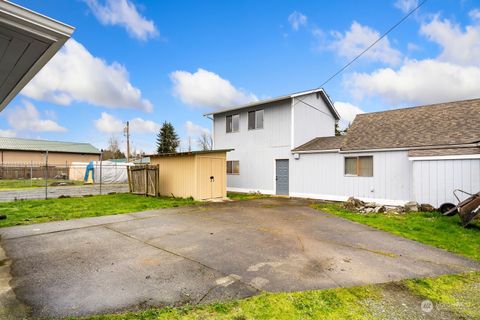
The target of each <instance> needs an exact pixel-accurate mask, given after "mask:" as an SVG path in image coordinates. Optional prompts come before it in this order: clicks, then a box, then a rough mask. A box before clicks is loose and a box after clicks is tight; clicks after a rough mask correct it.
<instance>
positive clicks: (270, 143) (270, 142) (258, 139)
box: [214, 99, 292, 194]
mask: <svg viewBox="0 0 480 320" xmlns="http://www.w3.org/2000/svg"><path fill="white" fill-rule="evenodd" d="M259 109H263V110H264V124H263V129H258V130H248V111H251V110H259ZM238 113H240V130H239V132H235V133H226V124H225V121H226V120H225V119H226V118H225V117H226V116H227V115H229V114H238ZM290 134H291V101H290V99H287V100H284V101H280V102H275V103H269V104H265V105H261V106H257V107H253V108H248V109H244V110H240V111H232V112H229V113H223V114H218V115H215V116H214V140H215V148H216V149H235V150H234V151H231V152H228V153H227V160H238V161H240V174H239V175H228V176H227V186H228V189H229V190H233V191H242V192H248V191H260V192H262V193H272V194H273V193H274V192H275V190H274V189H275V186H274V168H275V162H274V160H275V159H290V158H291V157H292V155H291V151H290V144H291V139H290Z"/></svg>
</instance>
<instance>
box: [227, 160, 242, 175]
mask: <svg viewBox="0 0 480 320" xmlns="http://www.w3.org/2000/svg"><path fill="white" fill-rule="evenodd" d="M227 174H240V161H238V160H233V161H227Z"/></svg>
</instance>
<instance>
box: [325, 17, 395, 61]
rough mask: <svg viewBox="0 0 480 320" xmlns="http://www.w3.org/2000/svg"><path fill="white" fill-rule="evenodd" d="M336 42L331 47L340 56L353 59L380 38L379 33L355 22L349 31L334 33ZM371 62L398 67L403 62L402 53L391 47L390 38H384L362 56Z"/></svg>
mask: <svg viewBox="0 0 480 320" xmlns="http://www.w3.org/2000/svg"><path fill="white" fill-rule="evenodd" d="M331 34H332V36H333V37H334V38H335V40H334V41H333V42H332V43H331V44H330V45H329V48H330V49H331V50H335V51H336V52H337V54H338V55H340V56H342V57H345V58H347V59H352V58H354V57H356V56H357V55H358V54H360V53H361V52H362V51H363V50H365V49H366V48H367V47H368V46H370V45H371V44H372V43H374V42H375V41H376V40H377V39H378V38H380V33H378V31H376V30H374V29H372V28H370V27H367V26H363V25H361V24H360V23H358V22H356V21H354V22H353V23H352V25H351V27H350V29H349V30H347V31H346V32H345V33H341V32H338V31H332V33H331ZM362 57H363V58H366V59H369V60H371V61H380V62H383V63H386V64H390V65H396V64H398V63H399V62H400V61H401V57H402V54H401V53H400V51H398V50H396V49H393V48H392V47H391V46H390V41H389V40H388V37H385V38H383V39H382V40H381V41H380V42H378V43H377V44H376V45H375V46H373V47H372V48H371V49H370V50H368V51H367V52H366V53H365V54H363V56H362Z"/></svg>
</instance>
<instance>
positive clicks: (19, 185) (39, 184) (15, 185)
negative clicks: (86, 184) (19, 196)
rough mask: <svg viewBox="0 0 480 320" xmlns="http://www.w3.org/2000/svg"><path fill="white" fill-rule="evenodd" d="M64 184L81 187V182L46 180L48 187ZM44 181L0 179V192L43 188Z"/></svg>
mask: <svg viewBox="0 0 480 320" xmlns="http://www.w3.org/2000/svg"><path fill="white" fill-rule="evenodd" d="M58 182H60V183H61V182H66V183H68V184H73V185H83V181H73V180H57V179H48V185H51V184H52V183H53V184H55V183H58ZM44 187H45V180H43V179H33V180H20V179H0V190H12V189H29V188H44Z"/></svg>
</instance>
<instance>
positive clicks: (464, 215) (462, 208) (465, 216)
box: [443, 189, 480, 227]
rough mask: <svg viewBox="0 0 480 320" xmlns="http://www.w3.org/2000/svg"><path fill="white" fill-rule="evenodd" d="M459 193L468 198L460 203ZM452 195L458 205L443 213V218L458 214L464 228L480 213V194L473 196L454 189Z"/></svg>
mask: <svg viewBox="0 0 480 320" xmlns="http://www.w3.org/2000/svg"><path fill="white" fill-rule="evenodd" d="M459 193H463V194H466V195H468V196H469V197H468V198H466V199H465V200H463V201H460V197H459V195H458V194H459ZM453 195H454V196H455V198H457V201H458V204H457V205H456V206H454V207H453V208H451V209H450V210H448V211H446V212H445V213H443V215H445V216H453V215H455V214H457V213H458V215H459V216H460V221H461V222H462V226H464V227H466V226H467V224H469V223H470V222H471V221H472V220H473V219H474V218H475V217H476V216H477V215H478V214H479V213H480V192H477V193H475V194H472V193H469V192H466V191H463V190H460V189H455V190H453Z"/></svg>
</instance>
